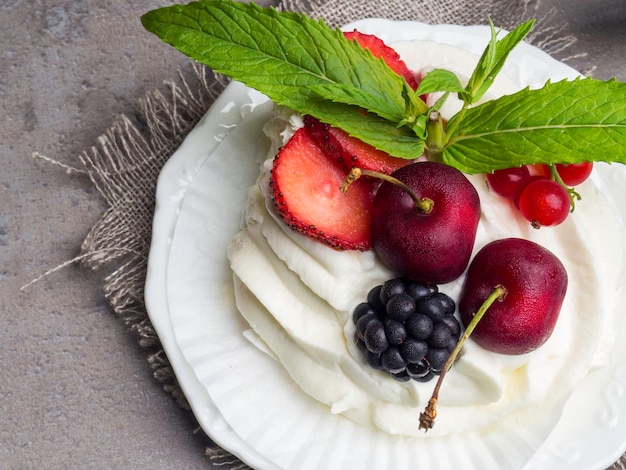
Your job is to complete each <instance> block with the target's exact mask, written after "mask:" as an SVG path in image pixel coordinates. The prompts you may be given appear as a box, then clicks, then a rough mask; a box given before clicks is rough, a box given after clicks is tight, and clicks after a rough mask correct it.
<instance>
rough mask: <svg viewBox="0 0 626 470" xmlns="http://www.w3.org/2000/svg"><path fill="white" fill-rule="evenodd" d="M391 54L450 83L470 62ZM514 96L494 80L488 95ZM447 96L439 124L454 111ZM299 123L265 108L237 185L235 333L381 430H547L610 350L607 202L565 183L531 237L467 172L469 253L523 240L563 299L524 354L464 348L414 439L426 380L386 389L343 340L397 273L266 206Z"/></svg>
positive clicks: (615, 246)
mask: <svg viewBox="0 0 626 470" xmlns="http://www.w3.org/2000/svg"><path fill="white" fill-rule="evenodd" d="M393 47H394V48H395V49H396V50H397V51H398V52H399V53H400V55H401V56H402V57H403V59H404V60H405V62H406V63H407V65H408V66H409V67H410V68H412V69H413V70H416V71H418V70H421V71H427V70H428V69H430V68H435V67H437V68H446V69H448V70H452V71H454V72H455V73H457V74H458V75H459V78H460V79H461V81H464V80H466V79H467V77H468V76H469V74H470V73H471V71H472V70H473V68H474V65H475V63H476V60H477V57H475V56H472V55H471V54H468V53H467V52H464V51H462V50H460V49H457V48H454V47H452V46H445V45H441V44H437V43H433V42H428V41H407V42H400V43H394V44H393ZM424 64H428V66H427V67H424ZM520 88H521V84H518V83H515V81H513V80H511V79H508V78H506V77H505V76H503V75H501V76H499V77H498V78H497V79H496V81H495V83H494V85H493V87H492V89H491V91H490V92H491V97H493V96H500V95H503V94H508V93H512V92H515V91H517V90H518V89H520ZM433 99H435V98H433ZM448 101H449V102H448V103H447V104H446V107H445V108H444V109H443V110H442V111H443V114H444V117H450V115H451V114H452V113H454V112H455V110H456V109H458V107H459V106H460V104H459V103H458V102H455V101H454V100H452V99H450V100H448ZM301 126H302V119H301V117H300V116H299V115H297V114H294V113H292V112H291V111H289V110H285V109H283V108H277V110H276V115H275V117H274V119H272V121H270V122H269V123H268V124H267V126H266V133H267V135H268V137H269V138H270V140H271V141H272V145H271V150H270V152H269V154H268V156H267V159H266V160H265V161H263V162H259V164H260V168H261V170H260V175H259V179H258V182H257V184H256V185H255V186H253V187H252V188H250V190H249V196H248V203H247V208H246V216H245V228H244V229H243V230H242V231H241V232H240V233H239V234H237V235H236V236H235V238H234V239H233V240H232V242H231V245H230V248H229V253H228V256H229V259H230V262H231V267H232V270H233V273H234V284H235V294H236V300H237V307H238V309H239V310H240V312H241V314H242V315H243V317H244V318H245V319H246V320H247V321H248V323H249V324H250V326H251V330H250V331H249V332H248V333H247V336H248V337H249V338H250V339H251V340H252V341H254V343H255V344H256V345H257V346H258V347H259V348H260V349H262V350H263V351H265V352H266V353H268V354H270V355H271V356H272V357H274V358H275V359H276V360H277V361H279V362H280V363H281V364H282V366H283V367H284V368H285V369H286V370H287V371H288V373H289V374H290V375H291V377H292V378H293V380H294V381H295V382H296V383H298V384H299V386H300V387H301V388H302V390H303V391H304V392H305V393H307V394H309V395H310V396H312V397H314V398H315V399H316V400H318V401H319V402H321V403H324V404H326V405H328V406H329V408H330V412H332V413H340V414H343V415H344V416H346V417H347V418H349V419H352V420H354V421H355V422H358V423H360V424H361V425H363V426H370V427H373V428H378V429H380V430H381V431H384V432H386V433H389V434H393V435H399V436H408V437H414V438H432V437H437V436H445V435H453V434H455V433H465V432H474V433H475V432H479V433H480V432H485V433H487V432H490V433H491V432H499V431H506V430H508V429H511V428H512V427H515V426H520V425H523V426H527V425H528V424H529V423H533V422H537V421H538V420H544V421H545V420H551V424H550V425H551V426H553V425H554V424H556V421H557V419H558V410H559V409H560V406H562V404H563V403H564V401H565V399H566V398H567V396H568V395H569V394H570V392H571V390H572V389H573V387H574V386H575V385H576V384H577V383H578V381H580V379H581V378H583V377H584V376H585V375H587V374H588V373H589V372H590V371H592V370H594V369H595V368H597V367H600V366H602V365H603V364H606V363H607V362H608V357H609V355H610V354H611V348H612V345H613V343H614V338H613V336H612V332H613V331H614V325H615V324H616V321H617V319H616V318H615V308H614V305H613V298H614V295H615V292H616V290H617V288H618V286H617V280H618V278H619V274H620V270H621V260H622V240H623V236H622V233H621V226H620V225H619V224H618V223H617V222H616V220H618V218H617V217H616V216H615V214H614V213H613V212H612V209H611V205H610V204H609V202H608V201H607V200H606V199H605V197H604V196H603V194H602V193H601V192H600V190H599V189H598V188H597V186H595V185H594V183H593V181H592V180H588V181H587V182H585V183H583V184H582V185H580V186H579V187H578V188H577V191H578V192H579V193H580V194H581V196H582V201H580V202H579V203H578V204H577V206H576V210H575V212H574V213H573V214H571V215H570V216H569V217H568V219H567V220H566V221H565V222H564V223H563V224H562V225H560V226H558V227H554V228H544V229H540V230H535V229H533V228H531V227H530V224H529V223H528V222H527V221H525V220H524V219H523V218H522V217H521V216H520V214H519V212H518V211H517V210H516V209H515V207H514V206H513V205H512V203H511V202H509V201H507V200H505V199H503V198H501V197H499V196H497V195H494V194H493V193H491V192H490V191H489V190H488V187H487V185H486V179H485V176H484V175H473V176H469V179H470V181H471V182H472V184H473V185H474V186H475V187H476V189H477V191H478V193H479V195H480V199H481V208H482V215H481V220H480V224H479V227H478V232H477V236H476V243H475V246H474V253H475V252H477V251H478V250H479V249H480V248H482V247H483V246H484V245H485V244H487V243H489V242H490V241H492V240H495V239H500V238H505V237H521V238H526V239H529V240H533V241H535V242H537V243H539V244H541V245H542V246H544V247H546V248H548V249H549V250H551V251H552V252H553V253H554V254H555V255H557V256H558V257H559V259H560V260H561V261H562V262H563V264H564V266H565V267H566V269H567V272H568V276H569V286H568V292H567V295H566V297H565V301H564V303H563V307H562V309H561V313H560V317H559V320H558V322H557V325H556V328H555V331H554V333H553V334H552V336H551V337H550V339H549V340H548V341H547V342H546V343H545V344H544V345H543V346H542V347H541V348H539V349H538V350H536V351H534V352H532V353H529V354H525V355H520V356H506V355H500V354H495V353H491V352H488V351H486V350H484V349H482V348H481V347H480V346H478V345H477V344H475V343H474V342H473V341H471V340H470V341H468V342H467V343H466V346H465V347H464V350H463V353H462V355H461V357H459V359H458V360H457V361H456V363H455V364H454V366H453V368H452V370H451V371H450V372H449V373H448V375H447V377H446V380H445V382H444V384H443V386H442V388H441V391H440V395H439V403H438V417H437V421H436V424H435V427H434V428H433V429H432V430H431V431H429V432H428V433H424V432H423V431H419V430H418V421H419V420H418V417H419V414H420V412H422V411H423V409H424V407H425V406H426V403H427V402H428V399H429V398H430V394H431V393H432V389H433V387H434V382H430V383H426V384H421V383H417V382H415V381H409V382H402V383H401V382H397V381H395V380H393V379H391V378H389V376H387V375H386V374H384V373H383V372H380V371H376V370H373V369H371V368H369V367H368V366H367V364H366V363H365V361H364V359H363V357H362V353H361V351H359V350H358V348H357V347H356V345H355V342H354V331H355V327H354V324H353V322H352V319H351V315H352V309H353V308H354V307H355V306H356V305H357V304H358V303H360V302H362V301H364V299H365V298H366V295H367V292H368V291H369V290H370V289H371V288H372V287H374V286H375V285H377V284H381V283H382V282H384V281H386V280H387V279H390V278H393V277H395V274H394V273H392V272H390V271H389V270H388V269H387V268H386V267H385V266H384V265H382V263H381V262H380V261H379V260H378V259H377V257H376V255H375V253H374V252H373V251H368V252H357V251H336V250H334V249H331V248H328V247H327V246H325V245H323V244H321V243H319V242H317V241H315V240H313V239H310V238H308V237H305V236H303V235H301V234H299V233H296V232H294V231H292V230H291V229H289V228H288V227H287V226H286V225H284V224H283V223H282V221H281V220H280V217H279V216H278V215H277V214H276V213H275V211H274V207H273V202H272V198H271V193H270V191H269V187H268V183H269V172H270V170H271V166H272V160H273V157H274V155H275V154H276V151H277V149H278V148H279V147H280V146H282V145H283V144H284V143H285V142H286V141H287V140H288V139H289V137H290V136H291V135H292V134H293V132H294V131H295V129H297V128H298V127H301ZM463 280H464V277H463V276H462V277H461V278H459V279H457V280H456V281H454V282H452V283H449V284H445V285H442V286H440V290H441V291H443V292H445V293H447V294H448V295H450V296H451V297H452V298H453V299H458V295H459V293H460V289H461V286H462V283H463ZM555 410H556V411H557V412H556V413H555Z"/></svg>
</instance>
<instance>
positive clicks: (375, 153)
mask: <svg viewBox="0 0 626 470" xmlns="http://www.w3.org/2000/svg"><path fill="white" fill-rule="evenodd" d="M304 126H305V128H306V129H307V131H308V132H309V134H311V136H312V137H313V139H314V140H315V141H316V142H317V143H318V145H319V146H320V147H321V148H322V150H323V151H324V152H325V153H326V154H327V155H328V156H329V157H330V158H332V159H333V160H335V161H336V162H337V163H339V164H340V165H341V166H342V167H343V168H345V169H346V170H348V171H349V170H351V169H352V168H354V167H358V168H361V169H363V170H373V171H378V172H381V173H386V174H388V175H390V174H391V173H393V172H394V171H396V170H397V169H399V168H402V167H403V166H406V165H408V164H409V163H413V162H414V161H415V160H407V159H405V158H398V157H392V156H391V155H389V154H388V153H387V152H383V151H382V150H378V149H376V148H375V147H372V146H371V145H369V144H366V143H365V142H363V141H362V140H360V139H357V138H356V137H352V136H350V135H348V133H347V132H345V131H343V130H341V129H339V128H337V127H333V126H331V125H329V124H324V123H323V122H321V121H320V120H319V119H316V118H314V117H312V116H305V117H304Z"/></svg>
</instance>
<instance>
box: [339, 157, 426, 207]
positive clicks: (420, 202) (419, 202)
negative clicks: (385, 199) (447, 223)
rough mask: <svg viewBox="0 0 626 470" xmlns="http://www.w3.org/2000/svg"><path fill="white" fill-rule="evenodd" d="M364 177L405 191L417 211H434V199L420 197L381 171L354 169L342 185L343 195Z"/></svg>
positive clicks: (396, 179)
mask: <svg viewBox="0 0 626 470" xmlns="http://www.w3.org/2000/svg"><path fill="white" fill-rule="evenodd" d="M363 175H365V176H371V177H373V178H378V179H381V180H383V181H387V182H388V183H391V184H394V185H396V186H398V187H400V188H402V189H404V190H405V191H406V192H407V193H408V195H409V196H411V199H413V202H414V203H415V209H416V210H418V211H419V212H423V213H424V214H428V213H430V212H431V211H432V210H433V206H434V204H435V202H434V201H433V200H432V199H430V198H427V197H419V196H418V195H417V194H415V192H414V191H413V190H412V189H411V188H409V187H408V186H407V185H406V184H404V183H403V182H402V181H400V180H399V179H398V178H394V177H393V176H391V175H388V174H386V173H381V172H379V171H374V170H366V169H362V168H358V167H355V168H352V170H350V173H348V176H346V179H345V180H344V182H343V184H342V185H341V188H340V191H341V192H342V193H345V192H346V191H347V190H348V187H349V186H350V185H351V184H352V183H354V182H355V181H356V180H358V179H359V178H360V177H361V176H363Z"/></svg>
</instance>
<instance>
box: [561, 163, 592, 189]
mask: <svg viewBox="0 0 626 470" xmlns="http://www.w3.org/2000/svg"><path fill="white" fill-rule="evenodd" d="M555 166H556V171H558V172H559V176H560V177H561V179H562V180H563V183H565V184H566V185H567V186H576V185H578V184H580V183H582V182H583V181H585V180H586V179H587V178H588V177H589V175H590V174H591V171H592V170H593V163H592V162H582V163H570V164H561V163H557V164H556V165H555Z"/></svg>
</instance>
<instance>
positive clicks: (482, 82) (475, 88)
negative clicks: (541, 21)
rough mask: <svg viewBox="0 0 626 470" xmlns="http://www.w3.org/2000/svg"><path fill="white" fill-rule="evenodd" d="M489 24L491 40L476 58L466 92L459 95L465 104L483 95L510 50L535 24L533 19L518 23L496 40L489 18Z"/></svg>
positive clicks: (495, 33)
mask: <svg viewBox="0 0 626 470" xmlns="http://www.w3.org/2000/svg"><path fill="white" fill-rule="evenodd" d="M489 24H490V26H491V40H490V41H489V44H488V45H487V47H486V48H485V50H484V52H483V54H482V56H481V57H480V59H479V60H478V63H477V64H476V68H475V69H474V72H473V73H472V76H471V77H470V79H469V81H468V83H467V86H466V88H465V89H466V90H467V93H466V94H460V95H459V99H461V100H464V101H465V102H466V103H467V104H472V103H475V102H476V101H478V100H480V99H481V98H482V97H483V95H484V94H485V92H486V91H487V90H488V89H489V87H490V86H491V85H492V84H493V81H494V79H495V78H496V76H497V75H498V73H499V72H500V70H501V69H502V67H503V66H504V63H505V62H506V59H507V58H508V56H509V54H510V52H511V51H512V50H513V49H514V48H515V46H517V45H518V44H519V43H520V42H521V41H522V40H523V39H524V38H525V37H526V35H527V34H528V33H529V32H530V30H531V29H532V27H533V25H534V24H535V20H530V21H526V22H525V23H522V24H520V25H519V26H517V27H516V28H515V29H514V30H513V31H511V32H510V33H508V34H507V35H506V36H504V38H502V39H500V40H497V32H496V30H495V28H494V26H493V23H492V22H491V20H490V21H489Z"/></svg>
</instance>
